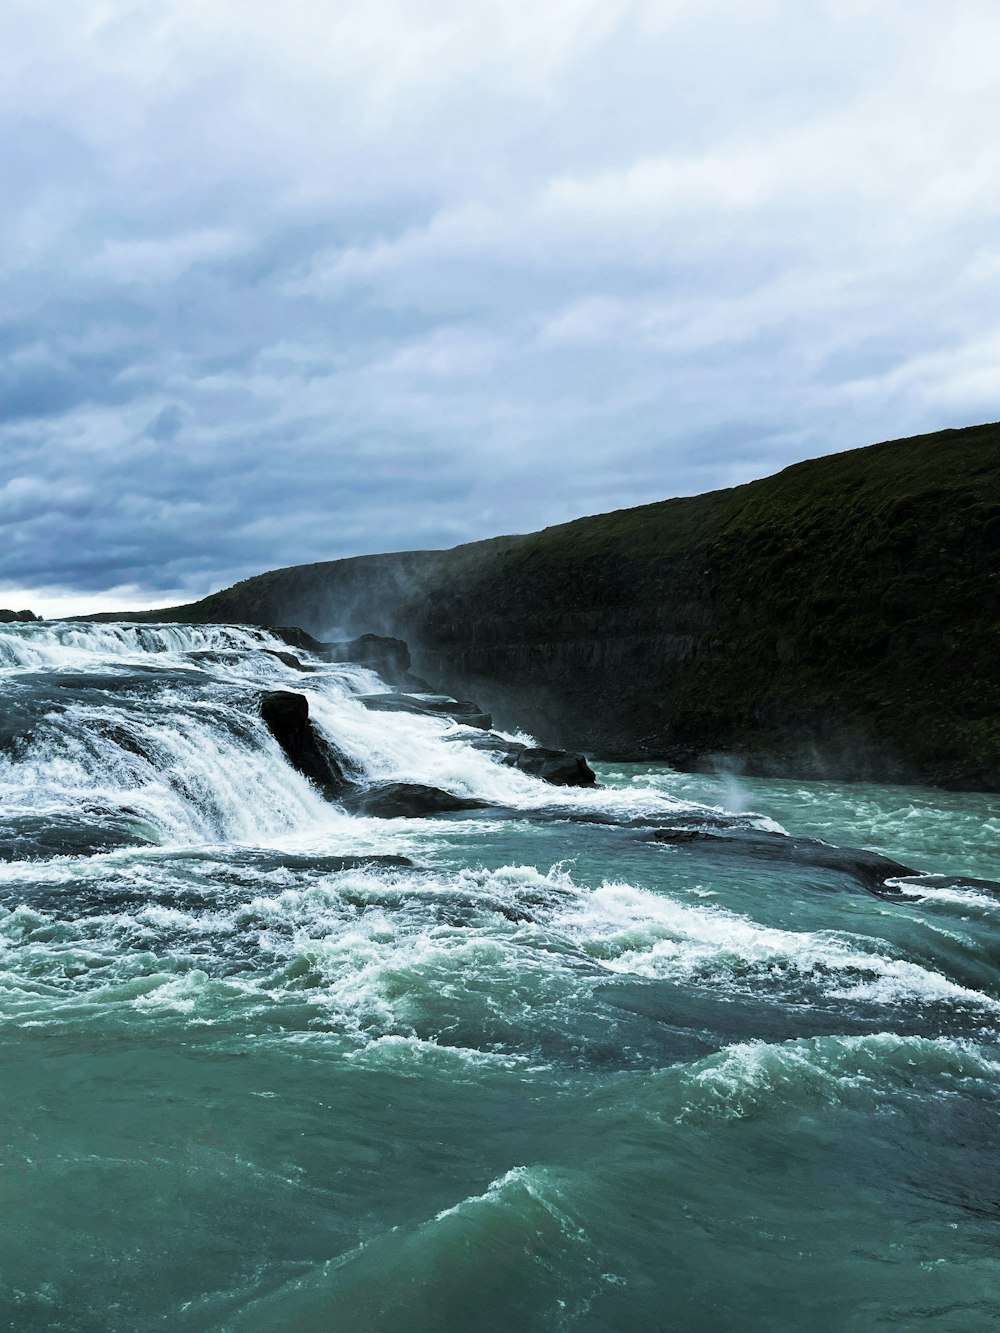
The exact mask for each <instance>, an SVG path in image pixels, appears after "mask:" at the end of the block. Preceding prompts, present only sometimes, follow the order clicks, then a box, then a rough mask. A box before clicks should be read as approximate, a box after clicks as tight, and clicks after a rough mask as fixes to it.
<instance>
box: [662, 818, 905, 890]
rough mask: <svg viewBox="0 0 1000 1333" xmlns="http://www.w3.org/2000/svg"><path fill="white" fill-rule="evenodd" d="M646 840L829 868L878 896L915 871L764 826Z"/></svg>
mask: <svg viewBox="0 0 1000 1333" xmlns="http://www.w3.org/2000/svg"><path fill="white" fill-rule="evenodd" d="M646 840H647V841H649V842H664V843H670V844H671V845H674V846H679V845H683V844H685V843H689V844H690V843H700V844H702V846H703V847H704V848H705V850H706V851H708V852H710V853H712V854H714V853H718V854H719V855H722V856H730V855H731V856H734V857H740V856H744V857H747V858H749V859H753V860H758V861H770V862H776V863H785V864H787V865H795V866H800V867H813V868H815V869H817V870H832V871H835V872H840V873H841V874H843V875H845V876H847V878H849V879H853V880H854V882H855V883H856V884H859V885H860V886H861V887H862V888H863V889H865V890H867V891H868V892H869V893H873V894H875V895H876V896H877V897H885V896H886V895H889V896H892V895H895V894H898V890H897V889H894V888H893V887H892V886H890V885H888V884H887V882H886V881H887V880H891V879H901V878H904V877H907V876H911V875H913V874H915V873H916V872H914V871H913V870H911V869H910V868H909V867H908V866H904V865H902V864H901V863H900V862H899V861H893V860H891V859H890V858H889V857H888V856H882V855H881V854H880V853H879V852H869V851H866V850H865V849H864V848H861V847H833V846H831V845H830V844H829V843H826V842H820V841H819V839H818V838H790V837H788V836H787V835H786V834H784V833H772V832H770V831H769V830H766V829H748V828H732V829H715V830H708V829H693V828H660V829H656V830H655V832H653V833H650V834H648V835H646Z"/></svg>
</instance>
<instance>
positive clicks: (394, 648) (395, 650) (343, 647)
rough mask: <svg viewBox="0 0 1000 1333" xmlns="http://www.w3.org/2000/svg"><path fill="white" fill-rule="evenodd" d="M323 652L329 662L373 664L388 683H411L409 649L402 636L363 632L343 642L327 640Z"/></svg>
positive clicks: (373, 667) (359, 664)
mask: <svg viewBox="0 0 1000 1333" xmlns="http://www.w3.org/2000/svg"><path fill="white" fill-rule="evenodd" d="M323 656H324V657H325V658H326V660H327V661H328V662H353V663H354V664H355V665H357V666H366V667H371V669H372V670H373V671H377V672H378V674H379V675H380V676H381V677H382V679H383V680H384V681H385V682H386V683H387V684H389V685H404V684H405V685H411V687H412V680H413V679H414V678H413V677H410V675H409V671H410V650H409V648H408V646H407V644H406V642H405V641H404V640H403V639H390V638H386V637H385V636H384V635H381V634H362V635H361V636H360V637H359V638H357V639H346V640H344V641H343V642H340V643H325V644H324V645H323Z"/></svg>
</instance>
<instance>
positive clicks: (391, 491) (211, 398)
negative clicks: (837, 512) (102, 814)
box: [0, 0, 1000, 610]
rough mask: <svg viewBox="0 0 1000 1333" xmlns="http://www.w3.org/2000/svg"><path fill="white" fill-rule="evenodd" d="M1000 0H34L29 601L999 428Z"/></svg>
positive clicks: (143, 598) (11, 513) (22, 485)
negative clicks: (944, 0)
mask: <svg viewBox="0 0 1000 1333" xmlns="http://www.w3.org/2000/svg"><path fill="white" fill-rule="evenodd" d="M998 49H1000V11H998V9H997V7H996V6H995V5H994V4H992V3H990V0H982V2H979V0H965V2H964V3H963V0H956V3H953V4H951V5H950V6H945V5H942V4H938V3H936V2H935V0H898V3H894V2H893V0H835V2H834V0H831V2H830V3H823V0H817V2H816V3H814V4H810V5H802V4H801V3H798V0H753V2H752V3H747V0H647V2H644V0H533V2H532V4H530V5H515V4H512V3H509V0H503V2H501V0H471V3H470V0H426V2H425V0H396V2H395V3H394V2H393V0H339V2H338V3H337V4H335V5H331V4H329V3H327V0H286V2H285V3H284V4H283V5H281V6H276V5H274V4H273V3H272V0H213V3H212V4H211V5H204V4H201V3H195V2H194V0H7V2H6V3H5V5H4V6H3V11H2V15H0V70H2V78H0V184H2V188H3V199H4V207H3V209H2V210H0V282H2V301H0V516H2V518H3V520H4V523H5V529H4V531H5V541H4V542H3V544H2V547H0V589H3V591H2V592H0V603H7V602H9V601H11V600H15V599H16V598H17V597H20V598H21V599H22V600H27V602H28V603H29V604H36V605H40V606H42V608H43V609H47V608H51V609H53V610H65V609H67V608H68V607H69V606H71V605H72V606H78V607H79V608H81V609H86V608H87V607H94V608H96V607H98V606H101V605H108V604H112V603H113V602H114V600H115V599H117V601H118V603H119V604H125V605H127V604H129V603H131V604H132V605H136V604H144V603H145V604H152V603H153V602H157V601H158V602H165V601H168V600H171V599H176V598H181V597H189V596H194V595H199V594H201V593H204V592H206V591H208V590H210V589H211V588H214V587H218V586H221V585H223V584H226V583H230V582H232V581H233V580H235V579H237V578H240V577H243V576H245V575H247V574H250V573H254V572H257V571H259V570H262V569H265V568H269V567H273V566H276V565H281V564H288V563H295V562H299V561H306V560H315V559H326V558H333V557H336V556H340V555H350V554H355V553H359V552H367V551H376V550H391V549H400V548H407V547H420V546H445V545H451V544H453V543H455V542H459V541H463V540H470V539H474V538H476V537H480V536H488V535H491V534H494V533H497V532H510V531H524V530H528V529H532V528H536V527H540V526H542V525H544V524H547V523H552V522H557V521H560V520H563V519H566V518H570V517H573V516H576V515H578V514H582V513H593V512H597V511H600V510H605V509H609V508H615V507H619V506H622V505H628V504H635V503H641V502H642V501H645V500H650V499H658V498H662V497H665V496H668V495H675V494H683V493H691V492H695V491H700V490H705V489H709V488H712V487H716V486H724V485H729V484H733V483H736V482H739V481H744V480H747V479H749V478H751V477H754V476H759V475H763V474H764V473H767V472H771V471H774V470H776V469H777V468H779V467H781V466H783V465H784V464H786V463H788V462H791V461H794V460H795V459H798V458H802V457H807V456H813V455H816V454H820V453H824V452H829V451H831V450H835V449H840V448H845V447H849V446H851V445H856V444H862V443H866V442H869V441H872V440H876V439H881V438H886V437H891V436H897V435H901V434H910V433H914V432H917V431H921V430H929V429H934V428H937V427H939V426H943V425H961V424H965V423H968V422H970V421H976V420H984V419H992V418H995V417H996V416H998V415H1000V412H998V410H997V405H998V400H1000V319H998V314H1000V228H998V217H997V214H998V205H1000V140H998V138H997V135H996V125H997V123H998V122H1000V92H998V78H997V73H996V60H995V53H996V51H997V50H998Z"/></svg>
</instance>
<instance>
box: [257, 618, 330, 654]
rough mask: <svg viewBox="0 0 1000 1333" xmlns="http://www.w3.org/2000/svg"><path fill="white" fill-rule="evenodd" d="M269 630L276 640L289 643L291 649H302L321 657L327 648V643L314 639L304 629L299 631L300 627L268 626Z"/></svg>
mask: <svg viewBox="0 0 1000 1333" xmlns="http://www.w3.org/2000/svg"><path fill="white" fill-rule="evenodd" d="M267 630H268V633H269V634H273V635H274V637H275V638H276V639H281V641H282V643H287V644H288V646H289V648H301V649H303V650H304V651H305V652H307V653H316V654H318V655H320V656H322V654H323V652H324V650H325V648H326V644H325V643H321V642H320V640H319V639H314V638H313V636H312V635H311V634H307V633H306V632H305V630H304V629H299V627H298V625H268V627H267Z"/></svg>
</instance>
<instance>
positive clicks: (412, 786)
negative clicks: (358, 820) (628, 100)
mask: <svg viewBox="0 0 1000 1333" xmlns="http://www.w3.org/2000/svg"><path fill="white" fill-rule="evenodd" d="M344 805H345V806H346V807H347V809H348V810H351V811H353V812H354V813H355V814H359V815H375V816H377V817H378V818H380V819H400V818H413V817H415V816H419V815H440V814H447V813H449V812H451V811H453V810H482V809H485V806H486V803H485V802H484V801H476V800H472V799H471V798H469V797H467V796H454V795H453V794H452V793H451V792H448V791H442V790H441V789H440V787H425V786H422V785H421V784H419V783H415V782H383V783H380V784H379V785H378V786H376V787H369V788H368V790H367V791H360V792H353V793H351V794H350V795H349V796H347V797H346V798H345V800H344Z"/></svg>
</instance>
